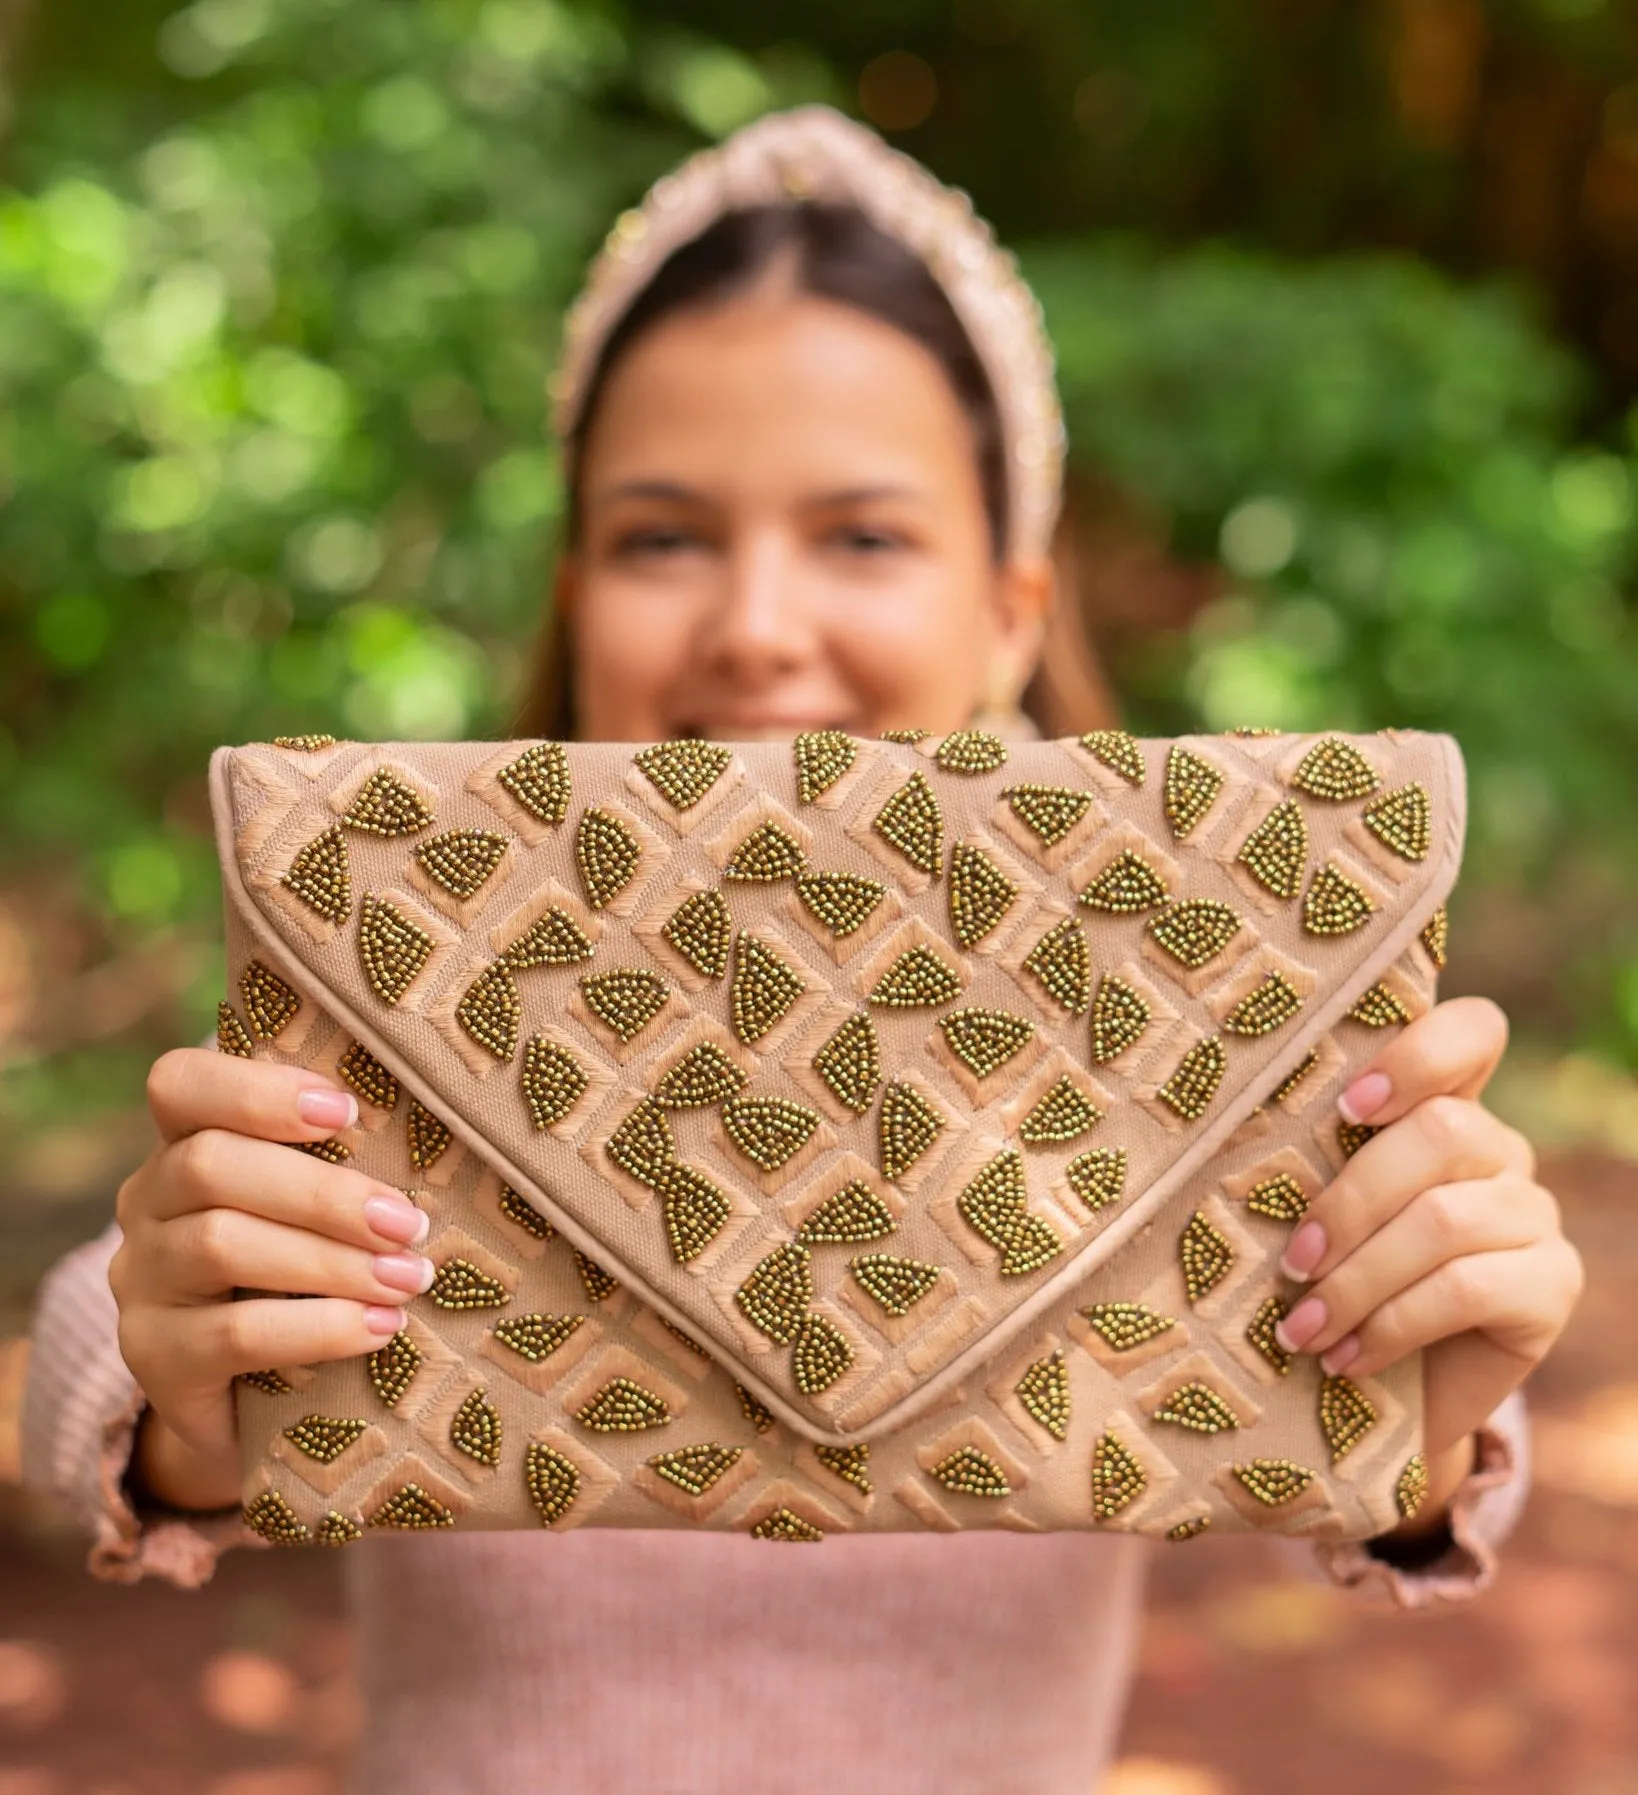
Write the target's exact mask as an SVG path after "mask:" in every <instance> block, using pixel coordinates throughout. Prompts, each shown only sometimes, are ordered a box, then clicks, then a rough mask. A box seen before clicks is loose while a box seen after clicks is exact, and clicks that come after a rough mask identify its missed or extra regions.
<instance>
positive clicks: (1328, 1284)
mask: <svg viewBox="0 0 1638 1795" xmlns="http://www.w3.org/2000/svg"><path fill="white" fill-rule="evenodd" d="M1557 1224H1558V1205H1557V1203H1556V1202H1555V1201H1554V1200H1553V1198H1552V1196H1551V1195H1550V1194H1549V1193H1548V1192H1547V1191H1545V1190H1543V1189H1542V1188H1541V1186H1540V1185H1539V1184H1536V1183H1534V1182H1533V1181H1532V1180H1530V1179H1528V1178H1521V1177H1517V1176H1515V1175H1513V1174H1510V1173H1509V1174H1504V1175H1503V1176H1501V1177H1497V1178H1475V1179H1466V1180H1463V1181H1461V1182H1458V1183H1454V1184H1436V1185H1434V1186H1433V1187H1432V1189H1430V1190H1424V1191H1422V1192H1420V1193H1419V1194H1418V1195H1417V1196H1416V1197H1415V1198H1414V1199H1413V1200H1412V1201H1411V1202H1409V1203H1407V1204H1406V1205H1405V1206H1404V1208H1403V1209H1401V1210H1400V1211H1399V1212H1398V1213H1397V1214H1396V1215H1393V1216H1391V1217H1390V1218H1389V1219H1388V1220H1387V1221H1386V1222H1385V1223H1384V1224H1383V1225H1382V1226H1381V1227H1380V1228H1378V1229H1377V1230H1376V1232H1375V1233H1374V1234H1372V1235H1370V1236H1369V1238H1367V1239H1366V1240H1364V1241H1363V1242H1362V1243H1361V1244H1360V1245H1359V1246H1357V1247H1356V1248H1355V1249H1354V1250H1353V1251H1352V1252H1351V1253H1349V1254H1347V1255H1346V1256H1345V1257H1344V1258H1342V1259H1341V1260H1340V1261H1339V1263H1338V1264H1337V1265H1336V1266H1335V1267H1334V1268H1333V1269H1332V1270H1331V1271H1329V1272H1328V1273H1327V1274H1326V1275H1325V1276H1324V1277H1323V1278H1321V1279H1320V1280H1319V1281H1318V1282H1317V1283H1316V1284H1315V1285H1314V1287H1313V1289H1312V1290H1311V1291H1310V1292H1308V1293H1307V1294H1305V1295H1304V1296H1303V1298H1302V1300H1301V1301H1300V1302H1299V1303H1298V1304H1297V1305H1296V1306H1295V1307H1294V1308H1293V1309H1292V1311H1291V1313H1290V1314H1289V1315H1287V1316H1286V1317H1285V1319H1284V1320H1283V1321H1282V1322H1280V1323H1279V1325H1278V1326H1277V1327H1276V1329H1275V1336H1276V1338H1277V1339H1278V1340H1279V1342H1280V1344H1281V1346H1283V1347H1284V1348H1285V1349H1286V1351H1287V1352H1311V1353H1319V1354H1323V1353H1326V1352H1328V1351H1329V1350H1330V1349H1331V1347H1333V1346H1334V1345H1336V1343H1337V1342H1338V1341H1339V1340H1341V1339H1342V1338H1343V1337H1344V1336H1345V1335H1347V1334H1350V1333H1353V1332H1354V1331H1356V1330H1357V1329H1358V1328H1360V1327H1361V1326H1362V1325H1363V1324H1364V1322H1365V1320H1366V1318H1367V1317H1368V1316H1370V1315H1371V1314H1373V1313H1374V1312H1375V1311H1376V1310H1378V1309H1380V1308H1381V1307H1382V1306H1383V1304H1385V1303H1386V1302H1388V1301H1389V1300H1390V1299H1392V1298H1393V1297H1395V1296H1397V1295H1398V1294H1399V1292H1400V1291H1402V1290H1408V1289H1409V1288H1410V1287H1411V1286H1412V1285H1414V1284H1416V1283H1419V1282H1420V1281H1421V1280H1422V1279H1423V1278H1425V1277H1427V1276H1428V1275H1429V1273H1431V1272H1433V1271H1436V1270H1437V1269H1438V1268H1439V1267H1440V1266H1441V1265H1443V1264H1445V1263H1446V1262H1447V1261H1449V1260H1452V1259H1460V1258H1463V1257H1464V1256H1467V1255H1470V1254H1475V1253H1490V1252H1498V1251H1505V1250H1507V1249H1509V1248H1512V1247H1524V1246H1529V1245H1531V1244H1532V1243H1534V1242H1536V1241H1540V1240H1544V1239H1547V1238H1549V1237H1550V1236H1551V1235H1553V1234H1555V1233H1556V1232H1557Z"/></svg>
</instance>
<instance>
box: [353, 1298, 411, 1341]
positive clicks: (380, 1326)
mask: <svg viewBox="0 0 1638 1795" xmlns="http://www.w3.org/2000/svg"><path fill="white" fill-rule="evenodd" d="M406 1320H408V1317H407V1316H406V1315H405V1314H404V1311H403V1310H402V1309H389V1308H387V1307H385V1306H384V1305H383V1304H380V1303H369V1304H366V1306H365V1309H364V1325H365V1327H367V1328H368V1329H369V1330H370V1332H371V1333H372V1334H396V1333H397V1332H398V1330H399V1329H400V1328H401V1327H402V1326H403V1325H404V1323H405V1321H406Z"/></svg>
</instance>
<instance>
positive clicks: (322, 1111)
mask: <svg viewBox="0 0 1638 1795" xmlns="http://www.w3.org/2000/svg"><path fill="white" fill-rule="evenodd" d="M296 1114H297V1115H298V1116H300V1117H301V1119H302V1120H303V1121H304V1122H305V1123H307V1124H308V1126H309V1127H311V1128H351V1127H352V1125H353V1124H354V1123H355V1122H356V1121H357V1120H358V1099H357V1098H356V1097H354V1096H351V1095H349V1094H348V1093H347V1092H346V1091H303V1092H302V1093H301V1095H300V1096H299V1097H298V1098H297V1099H296Z"/></svg>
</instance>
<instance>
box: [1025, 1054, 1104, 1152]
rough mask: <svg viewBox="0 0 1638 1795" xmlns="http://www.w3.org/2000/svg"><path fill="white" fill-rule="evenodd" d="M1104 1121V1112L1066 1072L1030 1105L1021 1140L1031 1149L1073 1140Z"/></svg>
mask: <svg viewBox="0 0 1638 1795" xmlns="http://www.w3.org/2000/svg"><path fill="white" fill-rule="evenodd" d="M1102 1120H1103V1111H1102V1110H1101V1109H1099V1108H1098V1106H1097V1104H1095V1103H1094V1102H1093V1101H1092V1099H1091V1098H1090V1097H1088V1096H1087V1095H1086V1093H1085V1092H1084V1091H1083V1090H1082V1089H1081V1088H1080V1086H1079V1085H1077V1084H1076V1083H1075V1081H1074V1080H1073V1079H1072V1078H1071V1077H1070V1076H1069V1074H1068V1073H1067V1072H1066V1073H1065V1074H1064V1075H1063V1076H1062V1077H1061V1078H1060V1079H1059V1080H1058V1082H1057V1083H1056V1084H1055V1085H1053V1086H1052V1088H1051V1089H1050V1090H1049V1091H1046V1092H1045V1093H1044V1094H1043V1095H1042V1096H1040V1097H1039V1098H1037V1100H1036V1101H1035V1102H1034V1103H1033V1104H1032V1105H1031V1106H1030V1108H1029V1110H1028V1112H1027V1113H1026V1114H1025V1115H1024V1116H1023V1118H1022V1119H1021V1120H1020V1122H1019V1124H1018V1138H1019V1139H1020V1140H1021V1141H1025V1142H1027V1143H1028V1144H1029V1145H1030V1146H1032V1147H1040V1146H1045V1145H1047V1144H1048V1143H1052V1144H1058V1143H1061V1142H1064V1141H1072V1140H1075V1139H1076V1138H1078V1137H1079V1136H1080V1135H1083V1134H1085V1133H1086V1131H1087V1130H1088V1129H1089V1128H1092V1127H1094V1126H1096V1124H1097V1123H1099V1122H1101V1121H1102Z"/></svg>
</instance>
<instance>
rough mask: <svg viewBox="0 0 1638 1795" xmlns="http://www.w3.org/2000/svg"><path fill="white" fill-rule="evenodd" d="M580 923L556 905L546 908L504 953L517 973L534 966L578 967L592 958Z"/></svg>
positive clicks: (504, 958)
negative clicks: (581, 962) (583, 961)
mask: <svg viewBox="0 0 1638 1795" xmlns="http://www.w3.org/2000/svg"><path fill="white" fill-rule="evenodd" d="M592 951H593V950H592V944H591V942H590V941H588V940H587V939H586V932H585V930H584V929H582V928H581V926H580V924H579V923H577V922H576V921H575V919H574V918H573V917H572V916H571V915H570V914H569V913H568V911H567V910H563V909H560V908H559V907H558V906H557V905H556V904H552V905H550V906H549V907H548V908H547V909H545V910H543V911H542V912H541V913H540V915H539V916H537V917H536V918H535V920H534V921H533V922H532V923H530V925H529V926H528V928H526V929H525V930H524V931H523V933H522V934H521V935H519V936H518V938H517V939H516V940H515V941H513V942H512V943H511V944H510V945H509V946H508V947H507V949H506V951H505V952H504V953H503V954H502V955H501V958H502V959H503V960H504V961H505V962H506V964H507V965H508V966H510V967H511V968H512V970H513V971H514V972H527V971H528V970H529V968H530V967H533V966H574V965H577V964H578V963H579V962H580V961H582V960H589V959H590V958H591V957H592Z"/></svg>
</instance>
